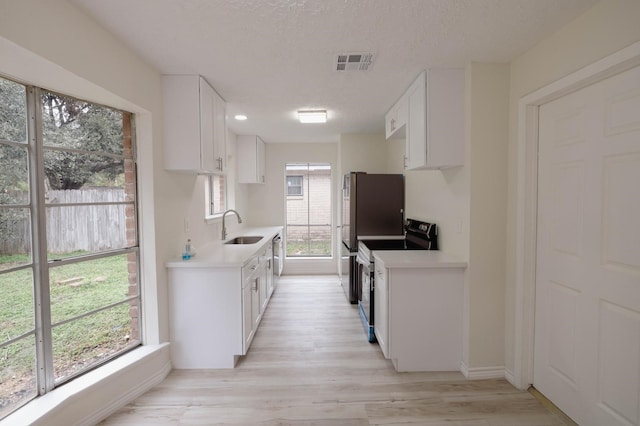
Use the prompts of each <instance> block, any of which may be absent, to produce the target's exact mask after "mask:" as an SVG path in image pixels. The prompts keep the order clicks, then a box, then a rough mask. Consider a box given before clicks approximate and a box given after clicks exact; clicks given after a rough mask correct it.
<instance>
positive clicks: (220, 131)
mask: <svg viewBox="0 0 640 426" xmlns="http://www.w3.org/2000/svg"><path fill="white" fill-rule="evenodd" d="M213 95H214V97H213V100H214V104H213V121H214V124H213V160H214V162H215V163H214V167H215V171H216V172H218V173H224V172H226V170H227V118H226V117H227V111H226V109H227V108H226V103H225V101H224V99H222V98H221V97H220V95H218V94H217V93H216V92H215V91H214V92H213Z"/></svg>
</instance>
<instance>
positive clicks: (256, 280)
mask: <svg viewBox="0 0 640 426" xmlns="http://www.w3.org/2000/svg"><path fill="white" fill-rule="evenodd" d="M251 290H252V291H258V279H257V278H256V279H254V280H253V285H252V286H251Z"/></svg>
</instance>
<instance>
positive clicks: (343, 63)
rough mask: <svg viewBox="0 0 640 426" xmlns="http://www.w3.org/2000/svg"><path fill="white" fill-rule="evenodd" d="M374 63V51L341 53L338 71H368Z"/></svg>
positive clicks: (336, 68)
mask: <svg viewBox="0 0 640 426" xmlns="http://www.w3.org/2000/svg"><path fill="white" fill-rule="evenodd" d="M372 64H373V53H339V54H338V55H336V63H335V68H334V69H335V70H336V71H367V70H368V69H369V68H370V67H371V65H372Z"/></svg>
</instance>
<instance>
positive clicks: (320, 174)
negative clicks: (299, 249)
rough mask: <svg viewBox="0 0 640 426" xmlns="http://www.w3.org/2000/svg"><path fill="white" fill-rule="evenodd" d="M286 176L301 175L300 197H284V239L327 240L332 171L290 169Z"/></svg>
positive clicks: (329, 229) (329, 236) (328, 235)
mask: <svg viewBox="0 0 640 426" xmlns="http://www.w3.org/2000/svg"><path fill="white" fill-rule="evenodd" d="M287 176H303V193H302V196H296V195H289V196H287V240H288V241H307V240H308V239H309V237H310V238H311V239H320V240H327V239H328V240H330V239H331V226H330V225H331V170H310V171H309V172H307V171H302V170H290V171H287ZM307 224H309V225H320V226H311V227H310V228H309V227H307V226H306V225H307ZM292 225H293V226H292ZM295 225H305V226H295Z"/></svg>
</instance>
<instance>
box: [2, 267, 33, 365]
mask: <svg viewBox="0 0 640 426" xmlns="http://www.w3.org/2000/svg"><path fill="white" fill-rule="evenodd" d="M33 303H34V302H33V272H32V270H31V268H29V269H22V270H19V271H13V272H5V273H2V274H0V330H2V335H0V344H2V343H3V342H7V341H9V340H11V339H15V338H16V337H18V336H20V335H23V334H25V333H28V332H30V331H33V330H34V329H35V322H34V317H33V309H34V306H33ZM1 353H2V352H1V351H0V354H1ZM1 357H2V356H1V355H0V358H1Z"/></svg>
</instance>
